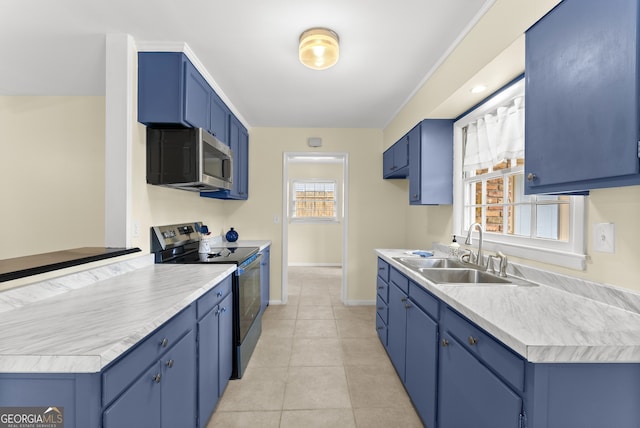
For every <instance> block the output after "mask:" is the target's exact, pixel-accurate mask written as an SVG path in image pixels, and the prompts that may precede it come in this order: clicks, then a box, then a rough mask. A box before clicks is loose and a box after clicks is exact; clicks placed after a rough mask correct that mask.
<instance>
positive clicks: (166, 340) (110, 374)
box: [102, 305, 196, 405]
mask: <svg viewBox="0 0 640 428" xmlns="http://www.w3.org/2000/svg"><path fill="white" fill-rule="evenodd" d="M195 312H196V311H195V305H190V306H189V307H188V308H187V309H185V310H183V311H182V312H180V313H179V314H178V315H176V316H175V317H173V318H172V319H170V320H169V321H167V322H166V323H165V324H163V325H162V326H161V327H159V329H158V330H156V331H155V332H154V333H151V335H150V336H148V337H147V338H146V339H144V340H143V341H142V342H140V343H139V344H137V345H135V346H134V347H133V349H131V350H130V351H129V352H128V353H127V354H125V355H124V356H123V357H121V359H119V360H118V361H117V362H116V363H115V364H113V365H112V366H111V367H109V368H108V369H106V370H105V371H104V372H103V373H102V400H103V401H102V404H103V405H106V404H108V403H109V402H111V400H113V399H114V398H116V397H117V396H118V395H119V394H120V392H121V391H122V390H123V389H124V388H126V387H127V386H129V385H130V384H131V383H132V382H133V381H135V380H136V378H137V377H138V376H139V375H140V374H141V373H142V372H143V371H144V370H146V368H147V367H149V366H150V365H151V364H152V363H154V362H155V361H156V360H157V359H158V358H159V357H160V356H161V355H162V354H164V353H165V352H166V351H167V350H169V348H171V346H173V345H174V344H175V343H176V342H178V340H179V339H180V338H181V337H182V336H183V335H184V334H185V333H186V332H187V331H189V330H190V329H192V328H193V327H194V325H195V318H196V317H195Z"/></svg>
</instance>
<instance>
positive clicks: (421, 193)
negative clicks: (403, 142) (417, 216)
mask: <svg viewBox="0 0 640 428" xmlns="http://www.w3.org/2000/svg"><path fill="white" fill-rule="evenodd" d="M409 203H410V204H411V205H448V204H452V203H453V121H452V120H449V119H425V120H423V121H422V122H421V123H420V124H418V125H417V126H416V127H414V128H413V129H412V130H411V132H410V133H409Z"/></svg>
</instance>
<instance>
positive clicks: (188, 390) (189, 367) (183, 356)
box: [160, 330, 197, 428]
mask: <svg viewBox="0 0 640 428" xmlns="http://www.w3.org/2000/svg"><path fill="white" fill-rule="evenodd" d="M195 361H196V333H195V332H194V331H193V330H191V331H189V333H187V334H186V335H185V336H184V337H183V338H182V339H180V341H179V342H178V343H176V344H175V345H174V346H173V347H172V348H171V349H170V350H169V351H168V352H167V353H166V354H165V355H164V356H163V357H162V360H161V364H162V381H161V384H162V390H161V394H162V397H161V401H160V402H161V422H162V427H163V428H172V427H185V428H189V427H195V426H196V405H197V403H196V393H197V391H196V385H197V380H196V365H195V364H194V363H195Z"/></svg>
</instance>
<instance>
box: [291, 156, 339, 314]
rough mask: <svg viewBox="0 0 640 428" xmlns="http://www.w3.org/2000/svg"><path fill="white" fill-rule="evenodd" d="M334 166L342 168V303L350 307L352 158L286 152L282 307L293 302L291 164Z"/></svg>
mask: <svg viewBox="0 0 640 428" xmlns="http://www.w3.org/2000/svg"><path fill="white" fill-rule="evenodd" d="M292 161H301V162H310V163H313V162H318V163H321V162H330V163H341V164H342V204H341V206H342V219H341V222H342V290H341V300H342V303H344V304H348V301H347V296H348V293H347V291H348V282H347V248H348V242H347V241H348V240H347V236H349V235H348V227H349V221H348V219H349V154H348V153H339V152H284V153H283V158H282V165H283V170H282V217H281V218H282V297H281V299H282V304H286V303H287V301H288V299H289V286H288V282H289V278H288V268H289V260H288V259H289V212H288V208H289V163H290V162H292Z"/></svg>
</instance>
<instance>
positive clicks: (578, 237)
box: [453, 78, 587, 270]
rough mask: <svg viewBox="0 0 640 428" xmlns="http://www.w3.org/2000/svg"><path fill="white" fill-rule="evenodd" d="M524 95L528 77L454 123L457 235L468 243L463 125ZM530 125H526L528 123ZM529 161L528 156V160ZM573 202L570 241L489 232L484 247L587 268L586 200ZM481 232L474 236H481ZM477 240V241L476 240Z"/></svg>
mask: <svg viewBox="0 0 640 428" xmlns="http://www.w3.org/2000/svg"><path fill="white" fill-rule="evenodd" d="M520 94H524V78H523V79H520V80H518V81H516V82H514V83H513V84H511V85H509V86H507V87H506V88H504V89H502V90H500V91H498V92H496V93H495V94H493V95H491V96H489V97H488V98H487V99H486V101H484V102H483V103H481V104H480V105H478V106H477V107H475V108H473V109H472V110H471V111H469V112H468V113H466V114H465V115H464V116H462V117H460V118H458V120H456V121H455V122H454V124H453V140H454V150H453V152H454V154H453V159H454V168H453V174H454V175H453V234H455V235H456V236H457V237H461V239H459V240H458V241H459V242H460V243H463V242H464V238H465V237H466V236H467V231H466V230H463V227H464V211H465V206H464V205H465V204H464V186H465V179H464V174H463V168H462V162H463V157H464V153H463V144H464V139H463V138H464V137H463V128H464V127H466V126H467V125H468V124H469V123H471V122H473V121H475V120H477V119H478V118H479V117H481V116H483V115H485V114H487V113H490V112H493V111H495V110H496V109H497V107H499V106H501V105H504V104H506V103H507V102H508V101H509V100H511V99H513V98H514V97H516V96H518V95H520ZM525 126H526V124H525ZM525 163H526V159H525ZM571 198H572V203H571V204H570V213H569V216H570V222H571V224H570V227H569V239H568V241H555V240H549V239H541V238H537V239H536V238H529V237H522V236H514V235H506V234H496V233H485V234H484V235H483V239H484V242H483V245H484V248H486V249H488V250H491V251H498V250H501V251H503V252H504V253H506V254H507V255H511V256H514V257H521V258H525V259H529V260H535V261H538V262H542V263H549V264H554V265H558V266H563V267H567V268H571V269H577V270H585V269H586V262H587V255H586V247H585V241H586V239H585V238H586V228H585V227H586V202H585V199H586V198H585V197H583V196H572V197H571ZM478 235H479V234H478V232H477V231H474V232H473V233H472V236H473V238H474V239H478ZM476 242H477V241H476Z"/></svg>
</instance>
